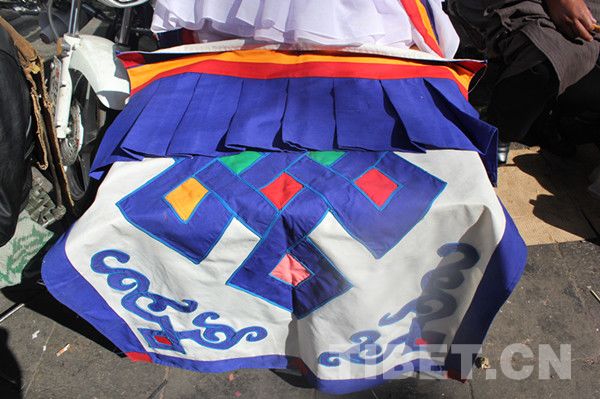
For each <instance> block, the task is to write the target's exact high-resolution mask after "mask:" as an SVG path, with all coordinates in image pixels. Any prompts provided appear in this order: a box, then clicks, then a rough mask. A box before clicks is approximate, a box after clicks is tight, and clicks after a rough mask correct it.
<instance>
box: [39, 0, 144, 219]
mask: <svg viewBox="0 0 600 399" xmlns="http://www.w3.org/2000/svg"><path fill="white" fill-rule="evenodd" d="M98 3H100V5H101V7H98V6H96V5H95V4H94V2H86V3H84V2H83V1H82V0H71V1H70V5H69V7H68V14H66V13H65V10H66V7H65V2H62V3H60V2H59V4H55V1H54V0H48V2H47V6H46V9H47V18H40V25H41V29H42V38H44V35H45V36H46V39H56V41H57V43H58V45H57V48H58V51H57V54H56V56H55V57H54V59H53V60H52V62H51V64H50V77H49V96H50V99H51V100H52V102H53V103H54V124H55V126H54V128H55V132H56V137H57V139H58V142H59V147H60V155H61V157H60V158H61V159H62V170H63V171H64V178H65V180H66V186H67V188H68V190H67V191H68V193H67V197H68V200H69V201H70V202H71V205H72V211H73V213H74V214H75V215H76V216H77V215H79V214H80V213H81V212H82V211H83V210H85V208H86V207H87V205H89V202H90V201H91V200H92V199H93V195H94V194H95V190H94V187H92V186H93V184H92V182H91V181H90V179H89V169H90V166H91V162H92V159H93V155H94V152H95V149H96V147H97V142H98V139H99V137H100V136H101V134H102V133H103V130H104V128H105V127H107V126H108V125H109V124H110V122H111V121H112V119H113V118H114V117H115V116H116V114H117V113H118V112H119V111H121V110H122V109H123V108H124V106H125V102H126V100H127V98H128V97H129V81H128V79H127V73H126V71H125V69H124V67H123V66H122V65H121V63H120V62H119V61H118V60H117V59H116V57H115V54H116V52H117V51H123V50H127V49H132V48H136V49H137V48H140V47H142V46H144V47H146V48H145V49H147V50H152V49H154V48H153V47H154V46H155V42H154V41H153V38H152V35H151V33H150V30H149V26H150V20H151V16H152V7H151V6H150V4H148V0H98ZM102 6H104V7H102ZM92 17H93V18H96V19H99V20H100V21H102V22H104V23H105V24H106V25H108V27H107V29H106V31H105V33H104V36H99V35H97V34H84V33H82V32H81V31H80V27H81V26H82V24H84V23H86V22H87V21H88V20H90V19H91V18H92Z"/></svg>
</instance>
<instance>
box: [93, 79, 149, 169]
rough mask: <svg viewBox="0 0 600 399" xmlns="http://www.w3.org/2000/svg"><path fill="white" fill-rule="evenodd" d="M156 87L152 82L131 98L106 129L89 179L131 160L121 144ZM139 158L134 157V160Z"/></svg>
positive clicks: (130, 156) (130, 155)
mask: <svg viewBox="0 0 600 399" xmlns="http://www.w3.org/2000/svg"><path fill="white" fill-rule="evenodd" d="M158 87H159V82H154V83H152V84H150V85H148V87H146V88H145V89H144V90H142V91H140V92H139V93H138V94H137V95H135V96H133V97H131V99H130V100H129V102H128V103H127V106H126V107H125V109H123V111H121V112H120V113H119V115H118V116H117V117H116V118H115V120H114V121H113V123H112V124H111V125H110V127H109V128H108V129H106V132H105V133H104V137H103V139H102V141H101V142H100V145H99V146H98V151H97V152H96V156H95V158H94V162H93V163H92V168H91V170H92V171H91V172H90V176H91V177H93V178H95V179H99V178H100V177H101V176H102V174H103V172H102V171H103V170H104V169H105V168H106V167H108V166H110V165H112V164H113V163H115V162H119V161H130V160H132V156H133V154H130V153H129V152H127V151H124V150H123V148H122V146H121V144H122V143H123V140H124V139H125V137H126V135H127V133H128V132H129V130H130V128H131V126H133V125H134V124H135V123H136V121H137V119H138V117H139V116H140V114H141V113H142V111H143V110H144V108H145V107H146V104H148V102H149V101H150V100H151V99H152V97H154V94H155V93H156V91H157V89H158ZM141 158H142V157H139V158H135V157H134V160H139V159H141Z"/></svg>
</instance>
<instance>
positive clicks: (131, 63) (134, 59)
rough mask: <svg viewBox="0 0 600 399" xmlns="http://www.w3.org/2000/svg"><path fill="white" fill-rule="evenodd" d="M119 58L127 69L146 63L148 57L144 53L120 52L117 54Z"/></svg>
mask: <svg viewBox="0 0 600 399" xmlns="http://www.w3.org/2000/svg"><path fill="white" fill-rule="evenodd" d="M117 58H118V59H119V60H121V62H122V63H123V65H124V66H125V69H129V68H134V67H136V66H140V65H144V64H146V58H144V55H143V54H142V53H127V54H119V55H118V56H117Z"/></svg>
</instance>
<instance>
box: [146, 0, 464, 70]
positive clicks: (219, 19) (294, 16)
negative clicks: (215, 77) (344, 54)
mask: <svg viewBox="0 0 600 399" xmlns="http://www.w3.org/2000/svg"><path fill="white" fill-rule="evenodd" d="M426 3H428V4H427V5H428V8H429V13H430V16H431V19H433V25H434V29H435V33H436V35H437V37H438V41H439V44H440V47H441V50H442V52H443V55H444V56H445V57H446V58H451V57H452V56H453V55H454V53H455V52H456V49H457V47H458V36H457V34H456V32H455V31H454V28H453V27H452V24H451V23H450V20H449V18H448V16H447V15H446V14H445V13H444V11H443V10H442V5H441V0H426ZM180 28H185V29H188V30H191V31H194V32H195V38H196V40H197V42H210V41H217V40H223V39H225V38H231V37H242V38H251V39H254V40H259V41H264V42H269V43H287V44H295V43H298V44H317V45H325V46H353V45H362V44H377V45H382V46H392V47H397V48H411V47H413V46H417V47H419V48H420V49H421V50H423V51H428V52H431V50H430V49H429V48H428V47H427V46H426V45H424V43H423V40H422V39H421V38H420V36H419V34H418V33H417V32H416V30H415V29H414V27H413V26H412V25H411V22H410V19H409V17H408V15H407V13H406V11H405V10H404V8H403V6H402V4H401V2H400V1H399V0H157V2H156V7H155V13H154V19H153V23H152V29H153V30H154V31H155V32H165V31H171V30H176V29H180Z"/></svg>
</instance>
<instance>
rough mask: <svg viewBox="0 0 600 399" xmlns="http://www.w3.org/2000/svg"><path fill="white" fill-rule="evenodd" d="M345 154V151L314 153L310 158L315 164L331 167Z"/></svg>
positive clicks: (310, 154)
mask: <svg viewBox="0 0 600 399" xmlns="http://www.w3.org/2000/svg"><path fill="white" fill-rule="evenodd" d="M344 154H345V152H343V151H313V152H310V153H309V154H308V156H309V157H310V158H311V159H312V160H313V161H315V162H318V163H320V164H321V165H325V166H330V165H333V164H334V163H335V161H337V160H338V159H340V158H341V157H343V156H344Z"/></svg>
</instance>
